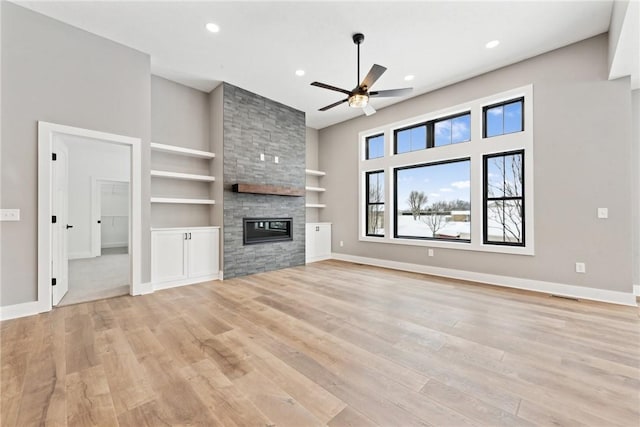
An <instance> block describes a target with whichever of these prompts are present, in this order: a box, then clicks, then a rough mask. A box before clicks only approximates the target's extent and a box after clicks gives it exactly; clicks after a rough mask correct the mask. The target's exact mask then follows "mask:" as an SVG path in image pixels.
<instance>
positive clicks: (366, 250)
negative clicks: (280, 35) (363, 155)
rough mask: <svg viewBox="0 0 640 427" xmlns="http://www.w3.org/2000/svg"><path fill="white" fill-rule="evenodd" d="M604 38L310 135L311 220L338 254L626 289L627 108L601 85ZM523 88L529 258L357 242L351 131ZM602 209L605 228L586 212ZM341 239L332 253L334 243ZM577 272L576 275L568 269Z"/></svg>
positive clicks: (610, 86)
mask: <svg viewBox="0 0 640 427" xmlns="http://www.w3.org/2000/svg"><path fill="white" fill-rule="evenodd" d="M607 44H608V43H607V36H606V35H601V36H597V37H594V38H591V39H588V40H585V41H583V42H580V43H577V44H574V45H571V46H568V47H565V48H562V49H558V50H556V51H553V52H550V53H547V54H544V55H541V56H538V57H535V58H533V59H530V60H527V61H523V62H520V63H518V64H515V65H512V66H509V67H505V68H503V69H500V70H497V71H494V72H491V73H487V74H485V75H482V76H479V77H476V78H473V79H470V80H467V81H464V82H461V83H458V84H455V85H452V86H449V87H446V88H443V89H441V90H438V91H434V92H431V93H428V94H425V95H422V96H419V97H416V98H413V99H410V100H407V101H405V102H402V103H399V104H396V105H394V106H391V107H388V108H384V109H381V110H379V111H378V113H377V114H375V115H373V116H371V117H360V118H357V119H353V120H350V121H348V122H345V123H341V124H338V125H334V126H331V127H328V128H325V129H322V130H321V131H320V142H319V147H320V148H319V151H320V154H319V161H320V165H322V167H323V168H324V170H326V172H327V176H326V177H325V178H323V179H324V186H325V187H326V188H327V192H326V194H325V196H324V200H325V202H326V203H327V208H325V209H323V210H322V211H321V214H320V215H321V219H322V220H324V221H330V222H332V223H333V236H332V239H333V242H332V247H333V248H336V249H337V251H339V252H340V253H345V254H351V255H359V256H365V257H372V258H380V259H388V260H394V261H402V262H408V263H415V264H425V265H433V266H437V267H444V268H451V269H460V270H467V271H475V272H482V273H487V274H496V275H505V276H513V277H522V278H527V279H535V280H545V281H551V282H558V283H565V284H572V285H578V286H585V287H591V288H600V289H609V290H616V291H624V292H630V291H631V280H632V279H631V274H632V273H631V271H632V266H631V263H632V260H631V235H632V233H631V223H632V218H631V201H630V197H629V194H630V192H631V188H630V186H631V102H630V98H631V97H630V83H629V79H628V78H624V79H618V80H615V81H607V76H608V59H607ZM530 83H533V85H534V87H533V90H534V107H533V108H534V147H535V148H534V168H535V195H534V197H535V248H536V255H535V256H521V255H506V254H495V253H484V252H473V251H459V250H451V249H435V256H434V257H432V258H427V257H426V248H424V247H415V246H401V245H394V244H380V243H368V242H360V241H358V132H360V131H363V130H367V129H371V128H374V127H376V126H382V125H385V124H389V123H393V122H396V121H399V120H402V119H407V118H410V117H414V116H417V115H420V114H424V113H427V112H429V111H436V110H439V109H442V108H446V107H450V106H455V105H456V104H459V103H462V102H465V101H469V100H473V99H478V98H482V97H485V96H489V95H492V94H495V93H498V92H501V91H505V90H508V89H512V88H516V87H519V86H524V85H527V84H530ZM598 207H608V208H609V218H610V219H608V220H598V219H597V218H596V209H597V208H598ZM340 240H343V241H344V247H343V248H340V247H339V245H338V241H340ZM576 261H583V262H585V263H586V267H587V273H586V274H576V273H575V262H576Z"/></svg>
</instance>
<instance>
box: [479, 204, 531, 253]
mask: <svg viewBox="0 0 640 427" xmlns="http://www.w3.org/2000/svg"><path fill="white" fill-rule="evenodd" d="M522 226H523V224H522V200H492V201H489V202H487V236H486V240H487V241H488V242H499V243H503V242H504V243H523V240H522V229H523V227H522Z"/></svg>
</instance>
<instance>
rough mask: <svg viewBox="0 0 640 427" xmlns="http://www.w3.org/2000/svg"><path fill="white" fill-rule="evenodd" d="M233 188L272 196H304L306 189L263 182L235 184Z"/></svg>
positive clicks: (242, 191) (238, 191) (237, 191)
mask: <svg viewBox="0 0 640 427" xmlns="http://www.w3.org/2000/svg"><path fill="white" fill-rule="evenodd" d="M231 189H232V190H233V191H234V192H236V193H251V194H268V195H272V196H293V197H302V196H304V191H305V190H304V189H302V188H295V187H279V186H276V185H262V184H240V183H238V184H233V185H232V186H231Z"/></svg>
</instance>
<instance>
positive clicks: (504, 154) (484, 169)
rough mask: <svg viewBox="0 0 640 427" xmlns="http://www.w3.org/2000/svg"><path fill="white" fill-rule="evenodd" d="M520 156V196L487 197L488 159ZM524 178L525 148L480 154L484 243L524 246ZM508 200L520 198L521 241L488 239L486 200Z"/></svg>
mask: <svg viewBox="0 0 640 427" xmlns="http://www.w3.org/2000/svg"><path fill="white" fill-rule="evenodd" d="M516 154H518V155H520V156H522V163H521V167H522V182H520V188H521V193H522V195H521V196H520V197H504V196H503V197H491V198H490V197H489V167H488V164H489V159H492V158H496V157H507V156H513V155H516ZM525 184H526V178H525V150H524V149H520V150H513V151H507V152H501V153H491V154H485V155H483V156H482V209H483V210H482V216H483V218H482V242H483V244H485V245H498V246H515V247H525V246H526V242H527V240H526V236H527V233H526V231H527V227H526V225H527V221H526V194H527V190H526V188H525ZM509 200H521V203H522V208H521V209H522V212H521V217H522V231H521V232H522V242H521V243H520V242H497V241H490V240H489V215H488V206H489V204H488V202H489V201H503V202H504V201H509Z"/></svg>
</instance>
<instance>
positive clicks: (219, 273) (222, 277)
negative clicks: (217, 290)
mask: <svg viewBox="0 0 640 427" xmlns="http://www.w3.org/2000/svg"><path fill="white" fill-rule="evenodd" d="M218 280H224V273H223V272H222V270H220V271H218Z"/></svg>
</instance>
